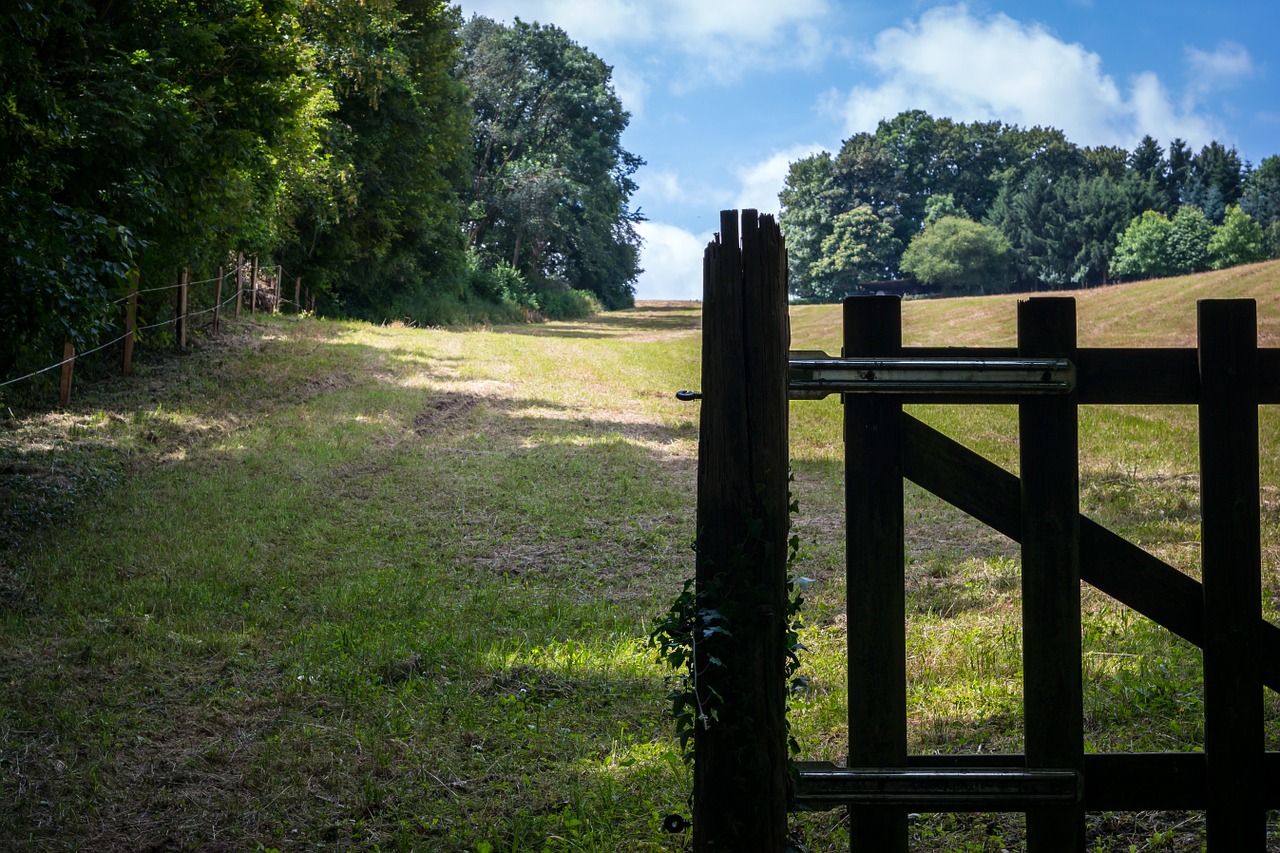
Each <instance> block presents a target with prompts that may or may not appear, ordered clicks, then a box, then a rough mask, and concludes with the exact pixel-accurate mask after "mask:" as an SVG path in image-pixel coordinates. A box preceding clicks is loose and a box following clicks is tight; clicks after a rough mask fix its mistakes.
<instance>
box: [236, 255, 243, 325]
mask: <svg viewBox="0 0 1280 853" xmlns="http://www.w3.org/2000/svg"><path fill="white" fill-rule="evenodd" d="M243 305H244V252H236V319H237V320H239V319H240V311H241V309H242V306H243Z"/></svg>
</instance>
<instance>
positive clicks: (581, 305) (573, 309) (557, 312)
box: [538, 288, 604, 320]
mask: <svg viewBox="0 0 1280 853" xmlns="http://www.w3.org/2000/svg"><path fill="white" fill-rule="evenodd" d="M538 303H539V304H540V305H541V306H542V309H541V310H542V316H544V317H545V318H547V319H548V320H581V319H583V318H585V317H590V316H592V315H594V314H599V313H600V312H601V311H603V310H604V306H603V305H601V304H600V300H599V299H597V298H596V295H595V294H594V293H590V292H588V291H586V290H572V289H570V288H557V289H554V290H544V291H543V292H542V293H540V294H538Z"/></svg>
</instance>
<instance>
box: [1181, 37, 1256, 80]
mask: <svg viewBox="0 0 1280 853" xmlns="http://www.w3.org/2000/svg"><path fill="white" fill-rule="evenodd" d="M1186 52H1187V64H1188V65H1189V66H1191V69H1190V70H1191V75H1192V79H1191V89H1192V91H1194V92H1201V93H1202V92H1209V91H1212V90H1214V89H1225V88H1228V87H1230V86H1234V85H1236V84H1237V83H1240V82H1242V81H1244V80H1248V79H1249V78H1250V77H1252V76H1253V75H1254V73H1255V70H1256V69H1255V68H1254V64H1253V57H1252V56H1250V55H1249V51H1248V50H1247V49H1246V48H1245V47H1244V45H1241V44H1236V43H1235V42H1230V41H1225V42H1222V43H1221V44H1219V45H1218V48H1217V50H1214V51H1205V50H1200V49H1199V48H1196V47H1188V48H1187V49H1186Z"/></svg>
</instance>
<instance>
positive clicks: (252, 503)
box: [0, 264, 1280, 851]
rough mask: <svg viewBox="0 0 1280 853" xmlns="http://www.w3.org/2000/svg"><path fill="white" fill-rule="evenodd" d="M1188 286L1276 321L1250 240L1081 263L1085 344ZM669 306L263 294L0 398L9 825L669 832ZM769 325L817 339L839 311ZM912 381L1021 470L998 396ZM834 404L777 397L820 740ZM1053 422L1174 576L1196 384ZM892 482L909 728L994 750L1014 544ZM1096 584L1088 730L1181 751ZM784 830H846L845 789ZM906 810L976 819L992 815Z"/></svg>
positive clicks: (943, 841) (1127, 339)
mask: <svg viewBox="0 0 1280 853" xmlns="http://www.w3.org/2000/svg"><path fill="white" fill-rule="evenodd" d="M1191 291H1197V292H1198V291H1208V292H1210V293H1211V294H1212V295H1222V296H1227V295H1230V296H1236V295H1250V296H1254V297H1256V298H1258V299H1259V302H1260V314H1261V315H1262V317H1263V328H1264V333H1263V334H1264V344H1265V345H1272V346H1274V345H1277V343H1276V341H1275V336H1276V334H1277V333H1278V332H1280V329H1278V328H1277V325H1276V323H1277V321H1278V320H1280V306H1278V305H1277V304H1276V303H1277V299H1278V298H1280V265H1277V264H1270V265H1260V266H1256V267H1250V268H1245V269H1242V270H1237V271H1232V272H1229V273H1218V274H1210V275H1206V276H1200V277H1193V278H1192V279H1189V280H1181V281H1170V282H1151V283H1142V284H1136V285H1126V286H1123V287H1117V288H1109V289H1104V290H1097V291H1090V292H1086V293H1083V294H1080V299H1081V308H1080V314H1081V338H1082V341H1083V342H1084V343H1085V344H1086V345H1088V344H1113V345H1132V344H1134V343H1144V344H1150V345H1188V344H1189V343H1190V341H1191V339H1192V335H1193V333H1192V331H1191V330H1192V329H1193V327H1194V319H1193V318H1194V314H1193V312H1194V298H1195V296H1194V295H1188V293H1189V292H1191ZM1175 294H1176V295H1175ZM1197 295H1198V294H1197ZM1166 297H1167V298H1166ZM1012 302H1013V298H1012V297H993V298H988V299H979V300H954V301H949V302H912V303H909V304H907V305H906V306H905V314H906V317H907V323H908V329H909V335H910V336H911V337H910V339H911V340H912V341H913V342H925V341H929V342H938V343H989V344H1000V343H1007V342H1009V341H1011V335H1012V331H1011V330H1012V326H1013V305H1012ZM1157 306H1158V307H1157ZM1104 318H1108V320H1107V322H1106V323H1105V324H1104V321H1103V320H1104ZM697 326H698V312H697V306H695V305H678V304H677V305H650V306H642V307H641V308H639V309H637V310H635V311H632V312H624V313H621V314H616V315H609V316H607V317H603V318H598V319H595V320H592V321H589V322H583V323H563V324H549V325H547V326H543V327H533V328H525V327H519V328H496V329H492V330H476V331H468V332H456V331H443V330H415V329H406V328H395V327H369V326H365V325H359V324H345V323H332V322H316V321H305V322H302V323H293V322H292V321H287V320H268V321H266V322H263V323H262V324H260V325H252V324H246V326H245V327H242V329H243V331H242V332H241V333H239V334H238V335H237V336H235V337H234V338H233V339H232V340H230V341H228V342H225V343H203V344H202V345H201V346H200V347H199V348H198V349H197V351H196V352H195V353H193V354H191V355H189V356H187V357H184V358H181V359H176V360H172V361H170V362H166V363H161V364H143V365H142V366H141V367H140V369H139V375H138V376H136V377H135V378H134V379H132V380H130V381H128V382H126V381H119V380H111V381H106V382H103V383H102V384H101V385H99V386H98V387H96V388H94V389H79V390H78V394H80V393H81V392H83V393H82V394H81V396H79V397H78V399H77V403H76V405H75V406H74V407H73V408H72V409H71V410H70V411H67V412H50V413H44V414H41V413H29V414H24V415H22V416H19V417H13V418H11V419H10V420H9V421H8V422H6V424H5V429H4V430H3V431H0V513H2V514H0V518H2V519H3V520H4V522H5V524H6V527H7V530H6V534H7V535H6V536H4V537H3V541H0V681H2V682H3V684H4V694H3V700H2V701H0V800H3V801H7V802H11V803H13V808H12V809H11V810H8V811H7V812H6V813H5V814H3V815H0V847H4V848H6V849H8V848H13V849H33V850H35V849H40V850H45V849H104V850H112V849H116V850H136V849H152V850H205V851H213V850H241V849H255V848H261V849H269V848H279V849H297V850H304V849H316V848H319V847H321V846H323V847H327V848H329V849H351V848H357V849H374V848H375V847H378V848H381V849H418V850H448V851H462V850H475V851H479V850H489V849H492V850H543V849H552V850H561V849H567V850H617V851H633V850H678V849H682V848H683V844H684V839H682V838H678V837H676V838H673V837H669V836H665V835H664V834H663V833H662V832H661V831H660V829H659V820H660V817H661V815H663V814H665V813H666V812H669V811H684V810H686V809H687V806H686V804H685V802H684V798H685V792H686V790H687V787H686V785H687V780H686V779H685V777H684V775H683V771H682V770H681V768H680V766H679V762H678V760H676V758H675V751H674V745H673V744H672V743H671V741H670V739H669V732H670V727H669V725H668V723H667V721H666V720H665V719H664V718H663V700H662V695H663V685H662V681H661V676H662V673H661V672H660V671H659V670H658V669H657V668H656V667H655V666H654V664H653V663H652V661H651V660H650V659H649V657H648V655H647V654H646V653H645V651H644V650H643V648H642V645H641V643H640V642H639V638H640V637H642V636H643V635H644V633H645V631H646V626H647V625H648V624H649V623H650V621H651V619H652V617H653V616H654V615H655V614H656V613H658V612H659V611H660V610H661V609H663V607H664V606H665V604H666V603H667V602H668V601H669V600H670V599H671V598H672V597H673V596H674V594H675V592H676V591H677V590H678V588H679V584H680V582H681V581H682V579H683V578H684V577H685V576H686V575H687V574H689V573H690V572H691V570H692V559H691V555H690V554H689V551H688V543H689V542H690V540H691V539H692V535H693V528H692V518H691V513H692V507H693V486H694V468H695V453H696V441H697V429H696V416H697V410H696V407H694V406H690V405H684V404H680V403H677V402H675V401H674V400H673V399H672V398H671V392H673V391H674V390H676V389H678V388H684V387H697V383H698V379H697V371H698V335H697V331H696V330H697ZM793 329H794V344H795V345H796V346H797V347H826V348H828V349H829V350H833V349H834V348H835V342H836V341H838V338H839V330H838V311H837V310H836V309H834V308H828V307H806V308H800V309H797V311H796V312H795V316H794V319H793ZM919 414H921V416H923V417H925V418H926V419H927V420H930V421H931V422H932V423H935V424H936V425H938V426H939V427H940V428H942V429H944V430H946V431H947V432H949V433H951V434H954V435H957V436H958V437H963V438H964V439H965V440H966V441H967V442H968V443H970V444H972V445H973V446H975V447H977V448H979V449H981V450H983V451H984V452H986V453H988V454H989V455H991V456H993V457H994V458H996V459H997V460H998V461H1000V462H1001V463H1002V464H1006V465H1008V466H1010V467H1013V464H1014V463H1013V460H1014V458H1015V456H1016V438H1015V432H1016V431H1015V430H1013V429H1012V425H1013V424H1016V418H1013V417H1012V416H1011V414H1010V412H1009V411H1008V410H1007V409H1004V408H997V407H987V408H982V409H958V408H950V409H946V408H942V407H932V408H928V409H921V410H919ZM838 415H839V406H838V405H837V404H836V403H835V402H834V401H831V400H828V401H825V402H821V403H802V404H796V405H795V406H793V455H794V457H795V460H796V467H797V473H798V485H797V490H798V492H799V497H800V500H801V504H802V515H801V517H800V519H799V521H798V525H799V532H800V534H801V536H802V538H803V540H804V542H805V546H804V555H803V556H804V565H803V567H802V571H804V573H806V574H809V575H811V576H813V577H815V578H816V579H817V580H818V583H817V585H816V586H815V588H814V590H813V593H812V595H811V600H810V604H809V606H808V607H807V610H806V614H807V619H808V622H809V627H808V629H807V636H806V643H807V645H809V646H810V647H811V648H812V649H813V651H812V652H811V653H810V654H809V655H807V656H806V667H807V668H808V671H809V675H810V676H811V677H812V678H813V682H814V687H813V690H812V691H811V692H810V694H809V695H808V696H807V697H806V699H805V700H804V701H803V702H801V703H800V704H799V705H798V706H797V707H796V709H795V711H794V714H795V720H796V726H797V729H798V730H799V734H800V735H801V738H802V741H803V743H804V751H805V754H806V757H815V758H817V757H825V758H839V757H840V756H841V754H842V752H843V743H844V739H845V736H846V735H845V730H844V724H843V719H844V716H845V707H846V705H845V700H844V696H843V689H842V683H843V665H844V664H843V652H842V648H843V643H844V636H845V631H844V622H843V606H842V603H841V596H842V593H843V581H842V576H843V542H842V539H841V534H840V524H841V508H840V499H841V495H840V492H841V487H840V478H841V465H840V461H839V459H840V457H839V445H838V438H839V425H838ZM1276 421H1277V419H1276V418H1275V417H1273V416H1272V415H1270V414H1269V415H1268V416H1267V419H1266V424H1265V426H1264V442H1265V444H1264V446H1266V447H1275V446H1277V445H1278V444H1280V435H1278V434H1277V428H1276ZM1082 435H1083V436H1084V444H1085V451H1084V454H1083V459H1082V470H1083V472H1084V475H1083V483H1082V501H1083V502H1084V504H1085V506H1086V510H1087V511H1089V512H1090V513H1091V514H1092V515H1094V516H1096V517H1098V518H1099V519H1100V520H1103V521H1104V522H1105V523H1107V524H1108V525H1109V526H1112V527H1114V528H1116V529H1118V530H1121V531H1123V532H1125V533H1127V534H1128V535H1130V536H1133V537H1135V538H1138V539H1140V540H1141V541H1143V542H1144V543H1145V544H1146V545H1147V546H1148V547H1151V548H1152V549H1153V550H1155V551H1157V552H1158V553H1160V554H1161V555H1162V556H1164V557H1166V558H1167V559H1170V560H1171V561H1173V562H1174V563H1175V565H1179V566H1180V567H1183V568H1185V569H1187V570H1188V571H1190V572H1192V573H1194V571H1195V560H1196V555H1195V543H1194V537H1195V523H1196V520H1197V515H1196V494H1195V492H1196V489H1195V477H1194V470H1195V450H1194V412H1189V411H1185V410H1181V409H1174V410H1163V411H1158V410H1154V409H1144V410H1138V409H1133V408H1129V409H1124V410H1086V413H1085V415H1084V416H1083V417H1082ZM1263 479H1264V483H1265V484H1266V485H1265V488H1266V490H1267V491H1266V492H1265V493H1264V503H1265V507H1266V510H1265V511H1266V516H1265V518H1266V519H1267V521H1268V534H1267V538H1266V541H1265V542H1264V553H1265V555H1266V560H1267V569H1268V582H1269V590H1268V595H1269V600H1270V601H1271V602H1272V607H1273V612H1274V607H1275V602H1276V596H1277V593H1278V590H1277V562H1280V557H1278V556H1277V536H1276V528H1277V527H1280V501H1278V500H1277V494H1278V492H1277V490H1276V483H1277V477H1276V472H1275V471H1273V470H1270V469H1268V471H1266V472H1264V478H1263ZM86 494H87V495H88V497H85V495H86ZM68 496H71V497H68ZM77 496H78V497H77ZM72 498H75V499H74V500H73V499H72ZM908 498H909V502H908V513H909V520H910V527H909V533H908V536H909V542H908V544H909V566H908V592H909V604H910V607H911V609H912V614H913V616H912V620H911V624H910V626H909V649H910V654H911V659H910V665H909V668H910V672H911V678H912V683H911V688H910V689H911V694H910V698H911V703H912V704H911V708H912V720H911V734H912V740H913V747H914V748H916V749H921V750H927V749H939V750H946V751H968V750H973V749H977V748H979V747H980V748H982V749H984V750H999V749H1016V748H1017V747H1018V743H1019V742H1020V737H1021V735H1020V723H1019V721H1018V699H1019V686H1018V683H1019V682H1018V677H1019V674H1020V670H1019V663H1018V649H1019V642H1020V635H1019V630H1018V619H1017V570H1018V564H1017V551H1016V548H1015V547H1014V546H1013V545H1012V544H1011V543H1009V542H1007V541H1006V540H1003V539H1002V537H999V536H997V535H995V534H992V533H990V532H987V531H985V530H983V529H981V528H980V527H978V526H977V525H975V524H973V523H972V522H971V521H969V520H968V519H966V518H965V517H963V516H961V515H960V514H959V513H957V512H955V511H954V510H951V509H949V508H948V507H945V506H943V505H940V504H938V503H937V502H936V501H932V500H931V499H929V498H928V497H927V496H925V495H922V494H920V493H919V492H918V491H915V490H909V492H908ZM68 507H71V509H70V510H68V509H67V508H68ZM46 510H47V512H46ZM50 517H51V518H53V519H54V520H55V523H53V524H50V522H49V518H50ZM1086 607H1087V612H1086V637H1085V641H1086V647H1087V649H1088V651H1089V656H1088V658H1087V671H1088V676H1089V698H1088V699H1087V709H1088V713H1089V725H1090V732H1089V735H1088V737H1089V741H1090V744H1091V745H1092V746H1093V747H1094V748H1098V749H1120V748H1137V749H1169V748H1194V746H1195V744H1196V742H1197V739H1198V737H1199V722H1198V719H1199V713H1200V705H1199V702H1200V699H1199V687H1198V675H1197V671H1196V665H1197V657H1196V655H1195V654H1194V652H1193V651H1192V650H1190V649H1187V648H1186V647H1185V646H1184V645H1182V644H1179V643H1178V642H1176V641H1174V640H1172V639H1171V638H1169V637H1168V636H1167V635H1166V634H1164V633H1163V632H1161V631H1159V630H1158V629H1155V628H1153V627H1150V626H1148V625H1147V624H1146V623H1144V622H1143V621H1142V620H1140V619H1136V618H1135V617H1133V616H1132V615H1131V614H1129V613H1127V612H1126V611H1124V610H1123V609H1121V608H1116V607H1114V606H1111V605H1109V604H1108V603H1107V602H1105V601H1103V600H1100V599H1096V598H1089V599H1087V602H1086ZM1268 701H1269V702H1271V703H1272V704H1271V705H1270V711H1269V714H1270V719H1272V720H1273V729H1272V731H1271V733H1270V735H1269V741H1268V742H1269V747H1270V748H1273V749H1274V748H1277V746H1280V732H1278V731H1276V730H1275V728H1276V727H1275V726H1274V721H1275V720H1277V719H1280V710H1278V709H1277V707H1276V704H1275V697H1274V696H1272V695H1269V696H1268ZM686 813H687V811H686ZM799 823H800V825H802V826H803V827H804V829H805V831H806V832H807V833H808V835H809V838H810V842H811V849H815V850H836V849H847V840H845V839H844V836H843V832H844V830H843V827H842V826H841V824H840V822H839V820H838V816H836V815H820V816H815V817H812V818H807V819H805V820H803V821H800V822H799ZM1091 827H1092V829H1093V831H1094V832H1095V834H1096V835H1097V837H1098V838H1099V839H1100V843H1102V844H1103V845H1104V846H1102V847H1100V849H1104V850H1109V849H1121V850H1127V849H1128V844H1129V843H1130V842H1131V841H1132V842H1134V843H1138V844H1139V845H1151V846H1155V845H1156V844H1163V845H1164V847H1163V848H1161V849H1178V850H1184V849H1185V850H1192V849H1198V841H1197V840H1196V839H1197V837H1198V827H1199V823H1198V821H1197V819H1196V818H1195V817H1194V816H1190V817H1188V816H1158V817H1152V816H1138V817H1132V816H1130V817H1126V818H1116V817H1112V816H1102V817H1096V818H1094V819H1092V822H1091ZM1170 827H1178V829H1177V831H1176V832H1172V833H1169V835H1168V838H1167V839H1165V840H1160V839H1161V838H1163V836H1161V833H1164V832H1166V830H1168V829H1169V828H1170ZM913 831H914V832H915V834H916V836H917V847H916V849H921V850H939V851H943V850H948V851H949V850H966V849H970V850H984V849H993V850H994V849H1001V847H1011V846H1016V844H1017V842H1018V838H1019V835H1020V822H1019V820H1018V819H1017V818H1016V817H1005V818H1000V819H998V820H995V821H991V820H987V819H975V820H970V819H967V818H953V817H950V816H937V817H932V818H926V819H925V820H923V821H921V822H920V823H918V824H917V825H916V826H915V829H914V830H913ZM1153 839H1155V840H1154V841H1153ZM1112 842H1114V845H1115V846H1112Z"/></svg>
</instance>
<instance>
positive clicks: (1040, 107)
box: [459, 0, 1280, 299]
mask: <svg viewBox="0 0 1280 853" xmlns="http://www.w3.org/2000/svg"><path fill="white" fill-rule="evenodd" d="M459 5H460V6H461V8H462V11H463V14H464V15H465V16H467V17H470V16H471V15H472V14H480V15H485V16H487V17H490V18H494V19H495V20H500V21H506V22H510V21H511V20H513V19H514V18H515V17H516V16H519V17H520V18H521V19H522V20H525V21H538V22H540V23H550V24H555V25H557V26H559V27H561V28H562V29H564V30H565V31H566V32H567V33H568V34H569V36H570V38H572V39H573V40H574V41H576V42H578V43H579V44H581V45H583V46H584V47H586V48H588V49H589V50H591V51H592V52H594V53H595V54H596V55H598V56H600V57H601V58H602V59H603V60H604V61H605V62H607V63H609V64H610V65H612V66H613V68H614V86H615V89H616V90H617V92H618V95H619V97H620V98H621V99H622V102H623V104H624V105H625V106H626V108H627V109H628V110H629V111H630V112H631V125H630V127H629V128H628V129H627V132H626V135H625V137H624V139H623V142H624V145H625V146H626V148H627V149H628V150H629V151H632V152H633V153H635V154H638V155H639V156H641V157H643V158H644V159H645V160H646V161H647V165H646V166H645V167H644V168H642V169H641V170H640V171H639V172H638V173H637V175H636V182H637V184H638V185H639V191H638V192H637V193H636V195H635V196H634V198H633V202H634V204H635V205H636V206H637V207H639V208H640V209H641V211H642V212H643V213H644V215H645V216H646V217H647V219H648V221H646V222H645V223H643V224H642V225H641V227H640V233H641V236H642V237H643V238H644V241H645V246H644V249H643V250H642V256H641V264H642V265H643V266H644V267H645V270H646V271H645V273H644V274H643V275H642V276H641V277H640V279H639V281H638V282H637V285H636V296H637V298H639V299H697V298H701V291H702V280H701V275H702V273H701V269H702V251H703V248H704V247H705V246H706V244H707V242H708V241H709V240H710V239H711V236H712V232H713V231H715V229H716V227H717V223H718V219H719V211H720V210H722V209H729V208H743V207H754V208H756V209H758V210H760V211H762V212H770V213H774V212H776V211H777V208H778V200H777V194H778V190H779V189H780V188H781V186H782V181H783V178H784V177H785V175H786V168H787V164H788V163H789V162H791V161H793V160H795V159H798V158H800V157H803V156H807V155H808V154H810V153H813V152H815V151H820V150H827V151H833V152H834V151H836V150H838V149H839V147H840V144H841V142H842V141H843V140H844V139H846V138H847V137H849V136H850V135H851V134H853V133H857V132H859V131H873V130H875V127H876V124H877V122H879V120H880V119H882V118H889V117H892V116H894V115H897V114H898V113H899V112H901V111H903V110H907V109H924V110H927V111H928V112H930V113H931V114H933V115H934V116H949V117H951V118H954V119H956V120H958V121H977V120H983V121H986V120H991V119H998V120H1001V121H1005V122H1009V123H1012V124H1018V125H1021V126H1024V127H1029V126H1032V125H1037V124H1039V125H1047V126H1053V127H1057V128H1059V129H1061V130H1062V131H1064V132H1065V133H1066V135H1067V137H1068V138H1069V139H1071V140H1072V141H1073V142H1075V143H1077V144H1079V145H1119V146H1122V147H1124V148H1127V149H1132V148H1133V146H1134V144H1135V143H1136V142H1137V141H1138V140H1139V139H1140V138H1141V137H1142V136H1143V134H1146V133H1150V134H1151V135H1152V136H1154V137H1156V139H1158V140H1159V141H1160V143H1161V145H1162V146H1163V147H1165V148H1166V149H1167V148H1168V143H1169V141H1170V140H1172V139H1174V138H1182V139H1185V140H1187V141H1188V142H1189V143H1190V144H1191V145H1192V147H1193V148H1194V149H1197V150H1198V149H1199V148H1200V146H1201V145H1204V144H1205V143H1207V142H1209V141H1210V140H1211V139H1217V140H1219V141H1220V142H1222V143H1224V144H1226V145H1228V146H1234V147H1235V148H1236V149H1237V150H1238V151H1239V152H1240V155H1241V156H1242V157H1243V158H1244V159H1246V160H1248V161H1250V162H1252V163H1254V164H1255V165H1256V164H1257V163H1258V162H1260V161H1261V160H1262V159H1263V158H1264V157H1268V156H1271V155H1272V154H1280V46H1278V45H1280V4H1277V2H1276V0H1251V2H1237V3H1231V2H1217V3H1209V2H1204V0H1194V2H1193V0H1163V2H1147V0H1065V2H1054V0H1040V2H1032V0H1019V2H1003V3H1000V2H991V3H980V2H972V3H967V4H944V3H927V2H876V3H871V2H865V3H848V2H836V0H733V2H728V1H727V0H466V2H461V3H460V4H459Z"/></svg>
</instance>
